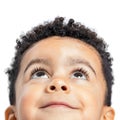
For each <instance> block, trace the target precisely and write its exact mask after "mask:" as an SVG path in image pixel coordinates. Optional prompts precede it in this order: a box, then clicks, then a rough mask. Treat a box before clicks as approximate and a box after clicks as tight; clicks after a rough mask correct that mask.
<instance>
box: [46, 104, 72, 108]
mask: <svg viewBox="0 0 120 120" xmlns="http://www.w3.org/2000/svg"><path fill="white" fill-rule="evenodd" d="M44 108H67V109H72V108H70V107H69V106H67V105H62V104H53V105H49V106H46V107H44Z"/></svg>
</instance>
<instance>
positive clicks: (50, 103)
mask: <svg viewBox="0 0 120 120" xmlns="http://www.w3.org/2000/svg"><path fill="white" fill-rule="evenodd" d="M52 105H58V106H59V105H60V106H65V107H68V108H71V109H78V108H77V107H76V106H73V105H71V104H68V103H66V102H58V101H54V102H48V103H46V104H45V105H43V106H41V107H40V108H47V107H50V106H52Z"/></svg>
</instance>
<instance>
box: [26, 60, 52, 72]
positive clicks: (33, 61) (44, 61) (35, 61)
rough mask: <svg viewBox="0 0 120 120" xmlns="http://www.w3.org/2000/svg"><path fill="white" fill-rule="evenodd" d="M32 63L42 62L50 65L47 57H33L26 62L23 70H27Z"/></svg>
mask: <svg viewBox="0 0 120 120" xmlns="http://www.w3.org/2000/svg"><path fill="white" fill-rule="evenodd" d="M33 64H44V65H47V66H48V65H50V62H49V61H48V60H47V59H43V58H37V59H33V60H31V61H30V62H29V63H28V65H27V67H26V68H25V70H24V73H25V72H26V71H27V69H28V68H29V67H30V66H31V65H33Z"/></svg>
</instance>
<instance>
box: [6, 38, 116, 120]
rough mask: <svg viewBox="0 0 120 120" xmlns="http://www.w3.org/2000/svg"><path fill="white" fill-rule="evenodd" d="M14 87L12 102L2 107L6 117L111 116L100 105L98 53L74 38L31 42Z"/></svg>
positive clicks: (106, 119) (107, 119)
mask: <svg viewBox="0 0 120 120" xmlns="http://www.w3.org/2000/svg"><path fill="white" fill-rule="evenodd" d="M31 61H32V62H31ZM34 69H36V70H34ZM31 72H32V74H31ZM15 89H16V105H13V106H10V107H9V108H8V109H7V110H6V120H113V119H114V110H113V109H112V108H111V107H108V106H105V105H104V101H105V93H106V83H105V79H104V76H103V73H102V66H101V58H100V55H99V53H98V52H97V51H96V50H95V49H94V48H93V47H92V46H90V45H89V44H87V43H85V42H82V41H80V40H78V39H74V38H70V37H58V36H54V37H49V38H46V39H44V40H42V41H39V42H37V43H35V44H34V45H33V46H32V47H31V48H30V49H29V50H27V51H26V53H25V54H24V56H23V59H22V61H21V68H20V72H19V74H18V77H17V82H16V86H15Z"/></svg>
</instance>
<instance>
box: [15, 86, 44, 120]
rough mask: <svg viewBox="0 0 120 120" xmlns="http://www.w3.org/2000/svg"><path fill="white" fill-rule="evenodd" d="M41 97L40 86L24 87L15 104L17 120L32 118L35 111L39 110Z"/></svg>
mask: <svg viewBox="0 0 120 120" xmlns="http://www.w3.org/2000/svg"><path fill="white" fill-rule="evenodd" d="M41 96H42V89H41V86H38V85H36V84H32V85H24V86H23V88H22V89H21V92H20V94H19V96H18V98H17V103H16V106H17V111H18V116H19V118H21V117H22V119H23V118H24V119H29V118H33V116H35V112H36V110H37V109H38V108H39V105H38V103H39V100H40V97H41Z"/></svg>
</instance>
